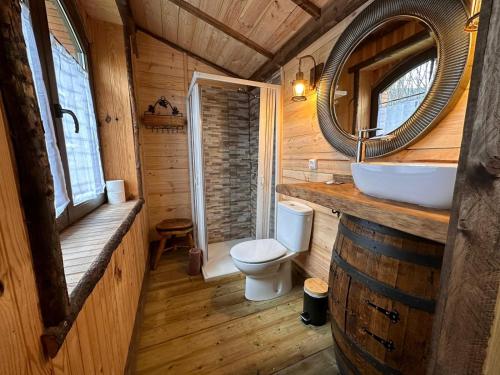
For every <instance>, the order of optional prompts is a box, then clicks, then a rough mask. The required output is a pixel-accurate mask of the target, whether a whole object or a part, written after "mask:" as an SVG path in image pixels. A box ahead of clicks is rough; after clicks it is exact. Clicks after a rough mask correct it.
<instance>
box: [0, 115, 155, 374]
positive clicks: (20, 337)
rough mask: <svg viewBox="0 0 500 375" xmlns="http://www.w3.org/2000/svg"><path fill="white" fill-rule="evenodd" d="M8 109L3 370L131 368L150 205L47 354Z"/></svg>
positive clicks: (0, 135) (2, 225)
mask: <svg viewBox="0 0 500 375" xmlns="http://www.w3.org/2000/svg"><path fill="white" fill-rule="evenodd" d="M1 111H2V110H1V107H0V150H1V151H2V153H3V154H4V156H5V157H4V158H2V159H1V160H0V176H1V179H2V184H1V186H0V187H1V189H0V238H1V241H0V282H1V283H2V285H3V293H1V294H0V312H1V316H2V319H1V320H0V331H1V332H2V335H1V336H0V358H1V360H0V373H1V374H13V373H22V374H49V373H54V374H82V373H89V374H90V373H99V372H104V373H113V374H118V373H123V370H124V368H125V362H126V360H127V353H128V345H129V342H130V338H131V335H132V329H133V326H134V319H135V312H136V308H137V303H138V301H139V294H140V290H141V286H142V280H143V275H144V272H145V267H146V259H147V250H148V238H147V219H146V211H145V210H144V209H143V210H142V211H141V212H140V213H139V215H138V216H137V217H136V218H135V221H134V223H133V225H132V227H131V229H130V231H129V232H128V233H127V234H126V235H125V237H124V238H123V241H122V243H121V244H120V246H119V247H118V249H117V250H116V251H115V253H114V254H113V257H112V259H111V262H110V264H109V266H108V268H107V270H106V272H105V274H104V276H103V278H102V279H101V280H100V281H99V283H98V284H97V286H96V288H95V290H94V291H93V292H92V294H91V295H90V297H89V298H88V299H87V301H86V302H85V304H84V307H83V309H82V311H81V312H80V314H79V315H78V317H77V319H76V322H75V324H74V325H73V327H72V329H71V331H70V332H69V334H68V336H67V338H66V341H65V343H64V345H63V347H62V348H61V349H60V351H59V353H58V355H57V357H56V358H54V359H53V360H47V359H46V358H44V356H43V353H42V346H41V340H40V336H41V334H42V332H43V326H42V321H41V316H40V312H39V310H38V294H37V290H36V284H35V277H34V273H33V269H32V265H31V253H30V249H29V243H28V240H27V234H26V229H25V226H24V222H23V220H24V218H23V213H22V210H21V207H20V205H19V195H18V192H17V188H16V180H15V173H14V168H13V160H12V159H11V157H10V152H9V146H8V143H7V142H8V141H7V133H6V128H5V122H4V118H3V115H2V113H1Z"/></svg>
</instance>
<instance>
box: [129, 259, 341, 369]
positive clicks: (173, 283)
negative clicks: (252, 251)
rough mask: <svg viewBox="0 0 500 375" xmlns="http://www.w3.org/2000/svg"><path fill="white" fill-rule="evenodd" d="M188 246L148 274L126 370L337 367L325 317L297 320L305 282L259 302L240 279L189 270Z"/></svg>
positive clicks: (300, 309)
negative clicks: (310, 322) (314, 321)
mask: <svg viewBox="0 0 500 375" xmlns="http://www.w3.org/2000/svg"><path fill="white" fill-rule="evenodd" d="M186 264H187V257H186V255H185V251H182V250H177V251H176V252H174V253H166V254H165V255H164V256H163V257H162V259H161V261H160V264H159V266H158V268H157V270H156V271H153V272H151V273H150V275H149V279H148V281H147V285H146V292H145V296H144V298H145V299H144V309H143V313H142V317H141V318H140V323H139V324H140V328H139V330H138V334H137V339H136V341H135V343H134V344H133V351H132V353H131V357H130V358H129V372H130V373H134V374H135V373H137V374H192V373H195V374H196V373H199V374H238V375H241V374H260V375H262V374H281V375H283V374H337V373H338V370H337V366H336V364H335V358H334V355H333V349H332V337H331V332H330V326H329V324H326V325H325V326H323V327H320V328H316V327H311V326H305V325H303V324H302V323H301V322H300V321H299V314H300V313H301V311H302V293H303V292H302V286H297V287H296V288H294V290H293V291H292V292H291V293H289V294H288V295H286V296H283V297H281V298H278V299H275V300H272V301H264V302H250V301H247V300H245V298H244V286H245V280H244V278H243V277H242V276H233V277H231V278H226V279H224V280H220V281H217V282H211V283H205V282H204V281H203V279H202V277H201V276H197V277H189V276H187V274H186V272H185V269H186Z"/></svg>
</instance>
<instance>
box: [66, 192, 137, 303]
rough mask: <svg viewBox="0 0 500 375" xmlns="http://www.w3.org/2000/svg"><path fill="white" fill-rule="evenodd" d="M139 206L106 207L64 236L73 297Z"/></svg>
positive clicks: (126, 204) (76, 225) (105, 205)
mask: <svg viewBox="0 0 500 375" xmlns="http://www.w3.org/2000/svg"><path fill="white" fill-rule="evenodd" d="M137 202H138V201H128V202H125V203H122V204H114V205H111V204H103V205H102V206H101V207H99V208H98V209H96V210H95V211H93V212H91V213H90V214H88V215H87V216H85V217H84V218H82V219H81V220H79V221H77V222H76V223H75V224H73V225H70V226H69V227H68V228H66V229H65V230H64V231H63V232H62V233H61V235H60V240H61V252H62V257H63V263H64V275H65V277H66V284H67V286H68V294H69V295H70V297H71V294H72V292H73V291H74V290H75V287H76V286H77V285H78V283H79V282H80V281H81V280H82V278H83V277H84V276H85V274H86V273H87V271H89V270H90V269H91V267H92V264H94V262H95V261H96V260H97V259H98V258H99V256H100V255H101V253H102V252H103V250H104V249H105V248H106V245H107V244H108V243H109V242H110V241H111V239H112V238H113V237H114V235H115V233H116V232H117V231H118V230H119V229H120V226H121V225H122V224H123V223H124V221H126V219H127V217H128V216H129V214H130V213H131V212H132V211H133V209H134V207H135V206H136V204H137Z"/></svg>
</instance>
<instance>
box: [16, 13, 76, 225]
mask: <svg viewBox="0 0 500 375" xmlns="http://www.w3.org/2000/svg"><path fill="white" fill-rule="evenodd" d="M21 9H22V27H23V35H24V40H25V42H26V47H27V52H28V61H29V64H30V67H31V71H32V73H33V81H34V85H35V92H36V97H37V100H38V106H39V108H40V115H41V117H42V122H43V130H44V132H45V144H46V147H47V154H48V156H49V165H50V172H51V173H52V178H53V180H54V195H55V209H56V216H59V215H60V214H61V213H62V212H63V211H64V209H65V208H66V206H67V205H68V203H69V198H68V193H67V191H66V183H65V179H64V170H63V166H62V163H61V155H60V153H59V148H58V147H57V142H56V136H55V131H54V121H53V120H52V114H51V112H50V103H49V99H48V96H47V89H46V87H45V83H44V81H43V75H42V66H41V63H40V56H39V55H38V50H37V47H36V42H35V34H34V33H33V28H32V25H31V16H30V13H29V10H28V8H27V7H26V6H25V5H24V4H22V5H21Z"/></svg>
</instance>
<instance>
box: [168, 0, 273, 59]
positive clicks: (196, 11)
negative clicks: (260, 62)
mask: <svg viewBox="0 0 500 375" xmlns="http://www.w3.org/2000/svg"><path fill="white" fill-rule="evenodd" d="M169 1H170V2H172V3H174V4H175V5H177V6H178V7H179V8H181V9H183V10H185V11H186V12H188V13H191V14H192V15H193V16H195V17H197V18H199V19H200V20H202V21H203V22H206V23H208V24H209V25H211V26H213V27H215V28H216V29H217V30H219V31H222V32H223V33H224V34H227V35H229V36H230V37H231V38H233V39H235V40H237V41H238V42H240V43H243V44H244V45H246V46H247V47H249V48H251V49H253V50H254V51H256V52H258V53H260V54H261V55H263V56H266V57H267V58H268V59H272V58H273V57H274V54H273V53H272V52H271V51H268V50H266V49H265V48H264V47H262V46H260V45H258V44H257V43H255V42H254V41H253V40H251V39H249V38H247V37H246V36H245V35H243V34H240V33H239V32H237V31H236V30H233V29H232V28H230V27H229V26H227V25H226V24H224V23H222V22H221V21H219V20H218V19H216V18H214V17H212V16H211V15H209V14H207V13H205V12H203V11H202V10H200V8H197V7H195V6H194V5H191V4H190V3H188V2H187V1H184V0H169Z"/></svg>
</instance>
